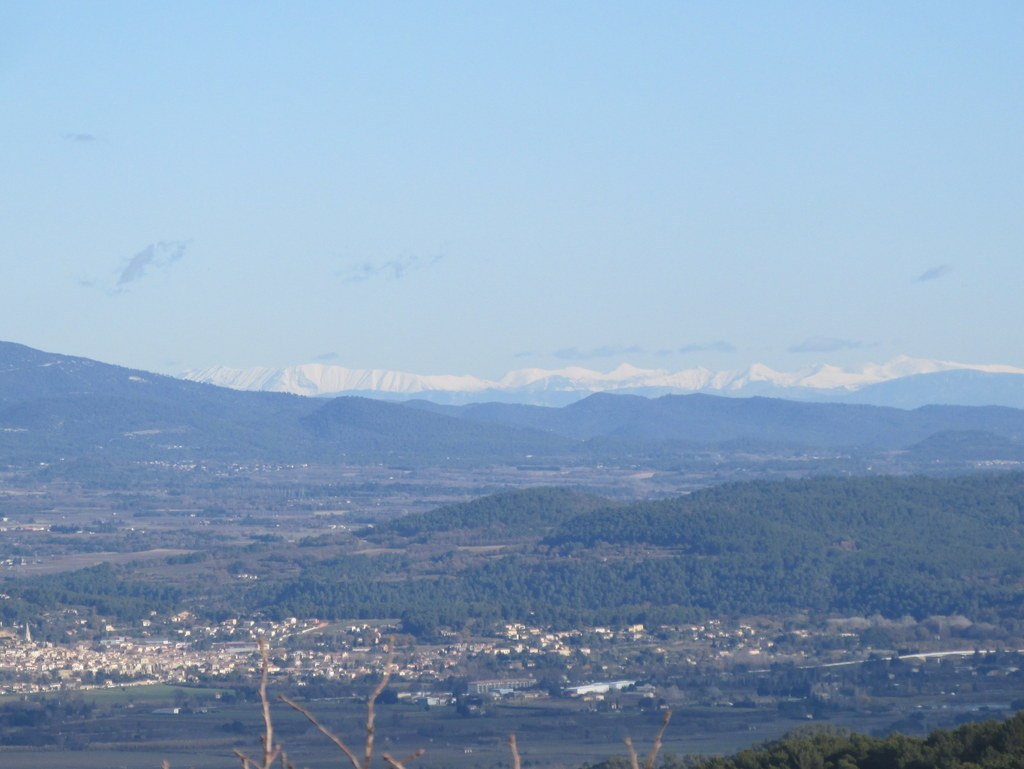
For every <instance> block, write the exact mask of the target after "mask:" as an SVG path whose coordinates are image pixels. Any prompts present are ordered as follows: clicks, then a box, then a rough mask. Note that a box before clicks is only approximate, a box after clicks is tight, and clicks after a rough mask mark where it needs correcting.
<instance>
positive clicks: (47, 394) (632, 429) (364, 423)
mask: <svg viewBox="0 0 1024 769" xmlns="http://www.w3.org/2000/svg"><path fill="white" fill-rule="evenodd" d="M944 376H945V377H960V378H964V377H967V378H968V379H970V378H972V377H1009V379H1010V380H1012V381H1013V382H1019V381H1024V380H1021V378H1020V376H1019V375H1015V374H1000V373H989V372H977V371H946V372H937V373H935V374H922V375H920V376H919V377H918V378H922V379H925V380H927V381H933V380H931V379H929V378H930V377H944ZM912 379H914V377H909V378H906V379H902V380H895V381H892V382H887V383H883V385H877V386H894V387H895V386H896V385H899V384H902V383H904V382H910V381H911V380H912ZM986 381H988V380H986ZM952 384H954V385H955V384H956V383H955V382H953V383H952ZM968 384H970V382H968ZM862 393H863V391H861V393H857V394H858V395H859V394H862ZM752 456H757V457H760V459H758V460H757V462H759V463H760V465H759V467H761V468H762V469H764V468H767V469H766V470H765V472H776V471H779V472H787V473H788V472H791V470H790V469H789V468H790V467H791V465H790V464H789V461H790V460H783V459H782V458H784V457H787V456H789V457H798V458H799V463H800V469H799V470H796V471H807V472H810V471H812V470H814V471H816V472H821V471H823V470H824V469H825V468H831V469H833V471H840V472H860V471H871V472H878V471H881V469H882V468H888V469H889V471H893V472H896V471H900V472H906V471H919V470H927V471H948V470H950V469H963V468H978V467H988V466H993V465H996V466H1000V467H1002V466H1008V465H1013V466H1016V465H1018V464H1021V463H1024V410H1021V409H1014V408H1006V407H998V406H984V407H979V406H950V405H933V406H926V407H920V408H914V409H906V408H904V409H899V408H892V407H879V406H874V405H868V404H857V403H825V402H806V401H805V402H799V401H796V400H784V399H778V398H765V397H749V398H727V397H722V396H721V395H715V394H709V393H688V394H669V395H659V396H658V397H655V398H648V397H641V396H638V395H630V394H624V393H623V392H622V390H618V391H613V392H599V393H594V394H589V395H587V396H586V397H584V398H581V399H577V400H576V401H575V402H573V403H571V404H569V405H566V406H561V407H558V408H551V407H545V406H535V405H528V404H515V403H497V402H488V403H469V404H463V405H451V404H443V403H442V404H439V403H435V402H430V401H427V400H426V399H422V398H421V399H409V400H407V401H406V402H404V403H399V402H386V401H383V400H380V399H369V398H362V397H353V396H343V397H337V398H333V399H326V398H325V399H318V398H304V397H300V396H297V395H292V394H288V393H279V392H247V391H238V390H231V389H227V388H224V387H217V386H214V385H210V384H202V383H198V382H190V381H185V380H182V379H176V378H173V377H167V376H162V375H159V374H152V373H149V372H145V371H137V370H133V369H128V368H123V367H120V366H112V365H108V364H104V363H100V362H97V361H92V360H88V359H86V358H79V357H73V356H66V355H59V354H55V353H47V352H41V351H39V350H32V349H31V348H28V347H24V346H22V345H17V344H12V343H6V342H0V467H3V466H8V467H45V466H50V465H53V464H54V463H56V464H57V465H60V466H63V467H65V468H69V469H68V470H66V471H62V472H69V473H70V472H72V471H74V472H79V471H78V470H77V469H75V468H77V467H79V466H80V467H81V471H80V474H81V477H86V478H87V477H90V473H93V472H95V468H96V467H98V466H105V467H114V466H118V467H165V468H166V467H195V466H205V465H206V464H207V463H209V462H224V463H238V462H250V461H260V462H278V463H308V462H313V463H329V464H330V463H338V462H341V463H346V464H360V463H375V464H381V463H386V464H388V465H401V466H409V467H437V466H460V467H470V466H474V467H475V466H485V465H486V466H493V465H496V464H501V465H506V466H515V467H543V468H551V467H563V466H588V467H593V466H595V465H604V466H616V467H635V466H638V463H646V464H648V465H650V466H652V467H661V468H675V469H678V468H680V467H683V466H684V465H685V466H686V467H690V468H697V471H698V472H699V473H702V474H705V473H707V474H710V475H709V477H710V476H714V477H716V478H718V477H723V473H725V474H728V473H733V472H737V473H740V472H742V473H745V474H749V472H750V468H749V464H750V462H751V461H752V460H751V457H752ZM780 461H781V462H782V464H778V462H780ZM872 468H874V469H872ZM758 472H760V470H758ZM744 477H746V476H744Z"/></svg>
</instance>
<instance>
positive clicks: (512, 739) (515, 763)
mask: <svg viewBox="0 0 1024 769" xmlns="http://www.w3.org/2000/svg"><path fill="white" fill-rule="evenodd" d="M508 749H509V750H510V751H512V769H520V766H521V763H522V762H521V761H520V760H519V745H518V744H516V736H515V735H514V734H510V735H509V736H508Z"/></svg>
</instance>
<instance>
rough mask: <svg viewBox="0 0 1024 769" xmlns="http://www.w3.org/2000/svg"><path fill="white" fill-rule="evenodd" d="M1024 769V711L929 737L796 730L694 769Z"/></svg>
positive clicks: (709, 760)
mask: <svg viewBox="0 0 1024 769" xmlns="http://www.w3.org/2000/svg"><path fill="white" fill-rule="evenodd" d="M1022 766H1024V713H1018V714H1017V715H1015V716H1014V717H1013V718H1010V719H1008V720H1007V721H1004V722H999V721H983V722H978V723H973V724H966V725H964V726H961V727H959V728H958V729H954V730H940V731H936V732H933V733H932V734H931V735H929V736H928V737H926V738H917V737H905V736H903V735H901V734H892V735H890V736H888V737H867V736H865V735H861V734H851V733H849V732H844V731H839V730H829V729H817V728H815V729H810V730H805V731H803V732H800V731H798V732H795V733H793V734H790V735H788V736H786V737H784V738H782V739H780V740H777V741H774V742H770V743H768V744H766V745H762V746H759V747H755V748H751V749H749V750H744V751H742V752H740V753H737V754H736V755H734V756H730V757H727V758H710V759H706V760H702V761H697V762H694V763H693V764H692V767H693V769H810V768H812V767H814V768H815V769H1019V768H1020V767H1022Z"/></svg>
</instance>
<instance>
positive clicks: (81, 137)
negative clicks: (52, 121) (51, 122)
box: [60, 133, 99, 143]
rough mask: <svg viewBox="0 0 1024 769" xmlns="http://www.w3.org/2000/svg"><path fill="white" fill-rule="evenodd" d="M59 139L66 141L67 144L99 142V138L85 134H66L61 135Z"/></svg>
mask: <svg viewBox="0 0 1024 769" xmlns="http://www.w3.org/2000/svg"><path fill="white" fill-rule="evenodd" d="M60 138H62V139H66V140H67V141H69V142H83V143H84V142H94V141H99V137H98V136H96V134H87V133H66V134H61V135H60Z"/></svg>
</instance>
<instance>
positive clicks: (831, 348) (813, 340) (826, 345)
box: [789, 336, 864, 352]
mask: <svg viewBox="0 0 1024 769" xmlns="http://www.w3.org/2000/svg"><path fill="white" fill-rule="evenodd" d="M863 346H864V343H863V342H856V341H854V340H852V339H836V338H835V337H831V336H809V337H807V338H806V339H805V340H804V341H802V342H800V344H795V345H793V346H792V347H790V348H789V351H790V352H835V351H836V350H856V349H858V348H860V347H863Z"/></svg>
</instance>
